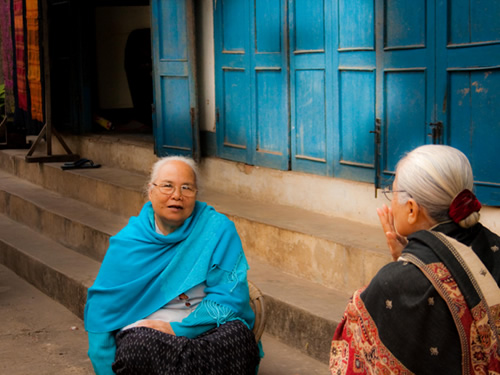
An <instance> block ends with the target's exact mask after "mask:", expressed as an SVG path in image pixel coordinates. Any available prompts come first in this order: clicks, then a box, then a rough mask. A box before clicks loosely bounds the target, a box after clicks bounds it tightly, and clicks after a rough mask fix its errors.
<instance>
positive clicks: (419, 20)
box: [384, 0, 427, 49]
mask: <svg viewBox="0 0 500 375" xmlns="http://www.w3.org/2000/svg"><path fill="white" fill-rule="evenodd" d="M426 3H427V1H426V0H412V1H407V0H386V1H385V16H386V18H385V23H384V34H385V38H384V47H385V48H391V49H393V48H404V49H407V48H417V47H423V46H425V44H426V38H425V36H426V26H427V22H426V21H427V20H426V17H427V15H426Z"/></svg>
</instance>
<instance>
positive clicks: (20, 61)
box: [14, 0, 28, 111]
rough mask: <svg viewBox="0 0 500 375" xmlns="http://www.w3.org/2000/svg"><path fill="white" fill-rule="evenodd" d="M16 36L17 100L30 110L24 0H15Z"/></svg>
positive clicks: (21, 106) (20, 105)
mask: <svg viewBox="0 0 500 375" xmlns="http://www.w3.org/2000/svg"><path fill="white" fill-rule="evenodd" d="M14 36H15V42H16V70H17V72H16V73H17V74H16V76H17V100H18V106H19V108H20V109H23V110H25V111H27V110H28V94H27V84H26V63H25V58H26V46H25V44H24V16H23V0H14Z"/></svg>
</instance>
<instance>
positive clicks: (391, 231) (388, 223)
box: [377, 204, 407, 260]
mask: <svg viewBox="0 0 500 375" xmlns="http://www.w3.org/2000/svg"><path fill="white" fill-rule="evenodd" d="M377 214H378V218H379V220H380V224H381V226H382V230H383V231H384V234H385V238H386V240H387V245H388V246H389V251H390V253H391V256H392V259H394V260H397V259H398V258H399V256H400V255H401V253H402V252H403V249H404V247H405V246H406V243H407V241H406V238H404V237H402V236H400V235H399V234H398V233H397V232H396V228H395V227H394V216H393V215H392V209H391V208H389V207H387V205H385V204H384V205H383V206H382V207H381V208H377Z"/></svg>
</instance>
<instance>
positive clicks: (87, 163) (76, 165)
mask: <svg viewBox="0 0 500 375" xmlns="http://www.w3.org/2000/svg"><path fill="white" fill-rule="evenodd" d="M100 167H101V164H94V162H93V161H92V160H89V159H80V160H77V161H75V162H69V163H64V164H63V165H61V169H63V170H67V169H86V168H100Z"/></svg>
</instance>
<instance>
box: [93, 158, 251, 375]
mask: <svg viewBox="0 0 500 375" xmlns="http://www.w3.org/2000/svg"><path fill="white" fill-rule="evenodd" d="M147 192H148V197H149V202H147V203H146V204H145V205H144V206H143V208H142V210H141V212H140V214H139V215H138V216H136V217H135V216H134V217H132V218H131V219H130V221H129V223H128V224H127V225H126V226H125V228H123V229H122V230H121V231H120V232H119V233H118V234H117V235H116V236H113V237H112V238H111V239H110V244H109V248H108V251H107V253H106V256H105V258H104V260H103V263H102V265H101V269H100V271H99V274H98V276H97V278H96V280H95V282H94V285H93V286H92V287H91V288H90V289H89V291H88V297H87V304H86V306H85V329H86V330H87V331H88V337H89V352H88V353H89V357H90V359H91V361H92V365H93V366H94V370H95V372H96V374H98V375H102V374H114V373H116V374H134V375H140V374H144V375H146V374H147V375H154V374H158V375H159V374H179V375H182V374H199V375H204V374H227V375H232V374H252V375H253V374H255V373H256V369H257V367H258V364H259V361H260V350H259V346H258V345H257V343H256V341H255V336H254V334H253V333H252V331H251V330H252V327H253V325H254V320H255V315H254V312H253V311H252V308H251V307H250V300H249V290H248V282H247V270H248V263H247V261H246V258H245V254H244V253H243V248H242V246H241V241H240V238H239V236H238V233H237V232H236V228H235V226H234V224H233V222H232V221H230V220H229V219H228V218H227V217H226V216H224V215H222V214H220V213H218V212H216V211H215V210H214V209H213V208H212V207H210V206H208V205H207V204H206V203H202V202H199V201H197V200H196V197H197V192H198V178H197V169H196V165H195V163H194V161H193V160H191V159H189V158H183V157H166V158H163V159H160V160H159V161H158V162H157V163H156V164H155V165H154V167H153V171H152V174H151V180H150V182H149V184H148V190H147Z"/></svg>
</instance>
